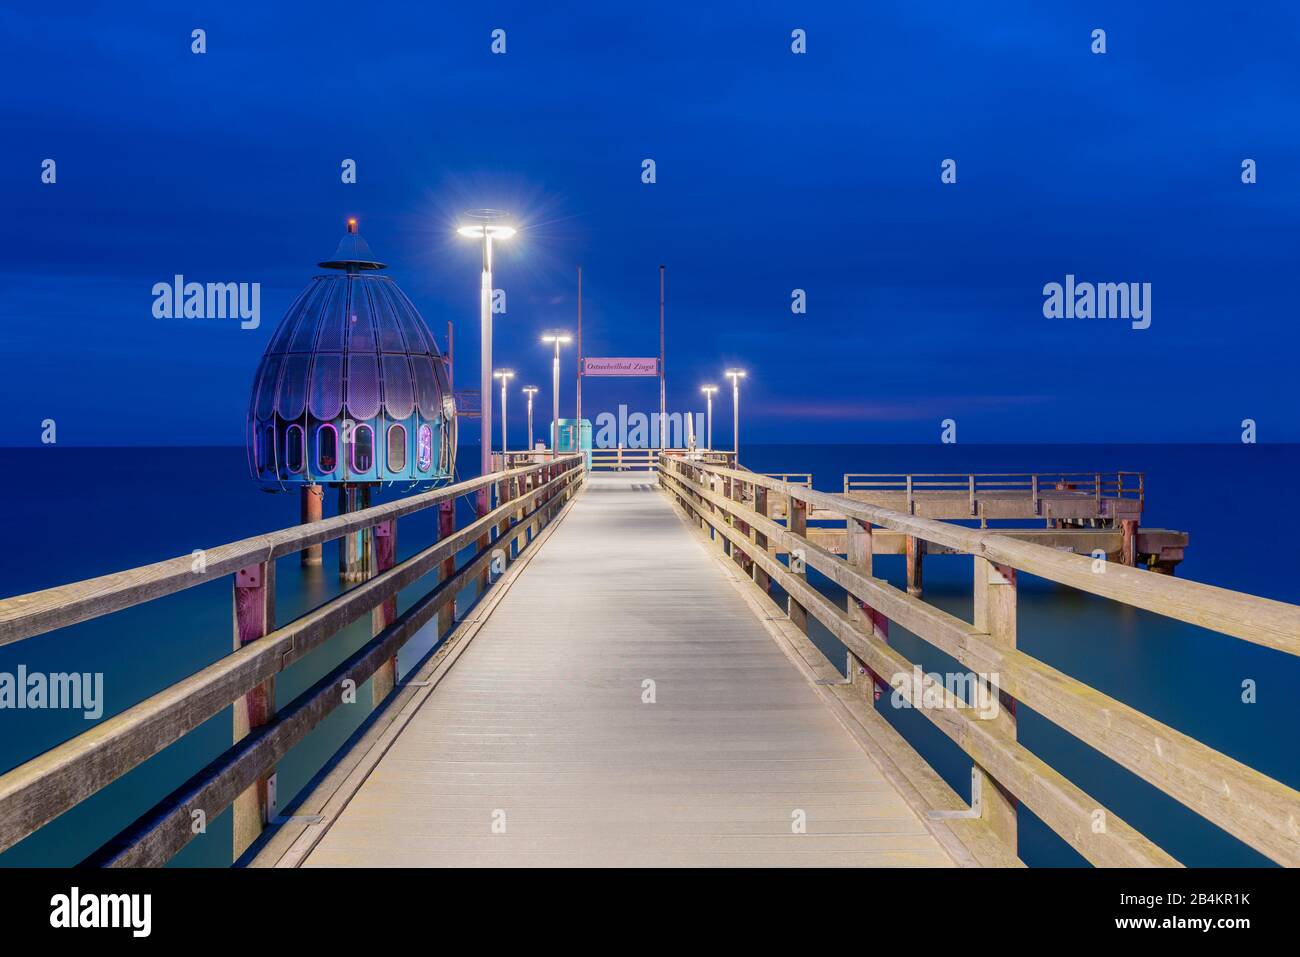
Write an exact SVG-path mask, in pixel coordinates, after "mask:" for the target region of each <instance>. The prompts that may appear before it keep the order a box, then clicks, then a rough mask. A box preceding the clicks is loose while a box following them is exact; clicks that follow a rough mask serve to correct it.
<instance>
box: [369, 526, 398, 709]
mask: <svg viewBox="0 0 1300 957" xmlns="http://www.w3.org/2000/svg"><path fill="white" fill-rule="evenodd" d="M374 543H375V573H376V574H378V573H380V572H385V571H388V569H390V568H392V567H393V565H395V564H396V563H397V522H396V521H395V520H391V519H390V520H389V521H386V522H380V523H379V524H378V525H376V526H375V530H374ZM396 620H397V596H396V595H393V596H392V597H391V598H389V599H387V600H386V601H384V602H382V603H381V604H379V605H376V606H375V607H374V608H373V609H372V610H371V612H370V633H371V634H372V635H377V634H379V633H380V632H381V631H383V630H384V629H385V628H387V627H388V626H389V625H391V624H392V623H393V622H395V621H396ZM396 685H397V658H396V657H393V658H389V659H388V660H387V661H386V662H384V663H383V665H381V666H380V667H379V669H378V670H377V671H375V674H374V677H373V679H372V680H371V682H370V697H371V700H372V701H373V702H374V703H375V704H376V705H378V704H379V702H381V701H383V700H384V699H385V698H387V697H388V693H389V692H390V691H392V690H393V688H394V687H396Z"/></svg>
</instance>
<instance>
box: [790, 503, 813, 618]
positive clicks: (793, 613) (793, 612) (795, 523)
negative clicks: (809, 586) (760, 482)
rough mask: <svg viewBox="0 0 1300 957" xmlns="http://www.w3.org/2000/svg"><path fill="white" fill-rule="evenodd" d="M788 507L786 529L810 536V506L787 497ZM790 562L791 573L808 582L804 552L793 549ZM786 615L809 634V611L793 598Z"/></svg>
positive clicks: (796, 548) (806, 561) (795, 533)
mask: <svg viewBox="0 0 1300 957" xmlns="http://www.w3.org/2000/svg"><path fill="white" fill-rule="evenodd" d="M785 507H786V513H785V514H786V520H785V527H786V529H787V530H788V531H789V532H791V533H792V534H794V535H799V536H807V534H808V505H807V503H806V502H804V501H803V500H802V499H797V498H795V497H794V496H793V495H787V496H786V497H785ZM788 561H789V562H790V571H791V573H792V574H794V575H798V576H799V577H800V578H802V579H804V580H805V581H807V579H808V558H807V556H806V555H805V554H803V551H802V550H801V549H799V548H798V547H797V546H795V547H794V548H792V549H791V551H790V552H789V556H788ZM786 614H787V615H789V616H790V621H792V622H793V623H794V626H795V627H796V628H798V629H799V630H800V631H802V632H803V633H804V634H805V635H806V634H808V609H807V608H805V607H804V606H803V605H801V604H799V602H797V601H795V600H794V597H793V596H787V599H786Z"/></svg>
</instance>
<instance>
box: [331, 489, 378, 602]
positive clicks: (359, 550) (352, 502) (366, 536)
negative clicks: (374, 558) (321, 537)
mask: <svg viewBox="0 0 1300 957" xmlns="http://www.w3.org/2000/svg"><path fill="white" fill-rule="evenodd" d="M369 507H370V489H369V487H367V486H364V485H341V486H339V514H340V515H348V514H350V513H352V512H356V511H360V510H361V509H363V508H369ZM370 540H371V534H370V529H368V528H367V529H362V530H361V531H359V532H352V533H351V534H348V535H344V536H343V537H342V538H340V539H339V540H338V541H339V580H340V581H343V582H360V581H365V580H366V579H367V578H369V577H370V575H369V571H370Z"/></svg>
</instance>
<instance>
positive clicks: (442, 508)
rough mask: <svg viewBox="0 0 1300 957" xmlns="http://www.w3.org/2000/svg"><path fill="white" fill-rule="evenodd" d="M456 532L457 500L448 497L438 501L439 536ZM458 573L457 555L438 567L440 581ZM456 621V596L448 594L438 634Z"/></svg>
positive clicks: (445, 630)
mask: <svg viewBox="0 0 1300 957" xmlns="http://www.w3.org/2000/svg"><path fill="white" fill-rule="evenodd" d="M455 532H456V500H455V499H454V498H450V499H447V501H445V502H439V503H438V538H439V539H440V540H441V539H444V538H450V537H451V536H452V535H453V534H455ZM455 574H456V556H455V555H451V556H449V557H448V558H445V559H443V561H442V564H441V565H440V566H439V569H438V577H439V580H440V581H448V580H449V579H450V578H451V577H452V576H453V575H455ZM455 623H456V596H455V595H448V596H447V601H446V602H445V603H444V604H443V606H442V607H441V608H439V609H438V636H439V637H442V636H444V635H446V634H447V633H449V632H450V631H451V629H452V626H453V625H455Z"/></svg>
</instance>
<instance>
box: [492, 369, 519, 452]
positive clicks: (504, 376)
mask: <svg viewBox="0 0 1300 957" xmlns="http://www.w3.org/2000/svg"><path fill="white" fill-rule="evenodd" d="M492 375H494V376H495V377H496V378H498V379H500V380H501V467H502V468H503V469H505V468H509V467H510V466H509V465H507V464H506V383H507V382H509V381H510V380H511V379H512V378H514V375H515V374H514V372H513V371H512V370H510V369H498V370H497V371H496V372H494V373H492Z"/></svg>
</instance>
